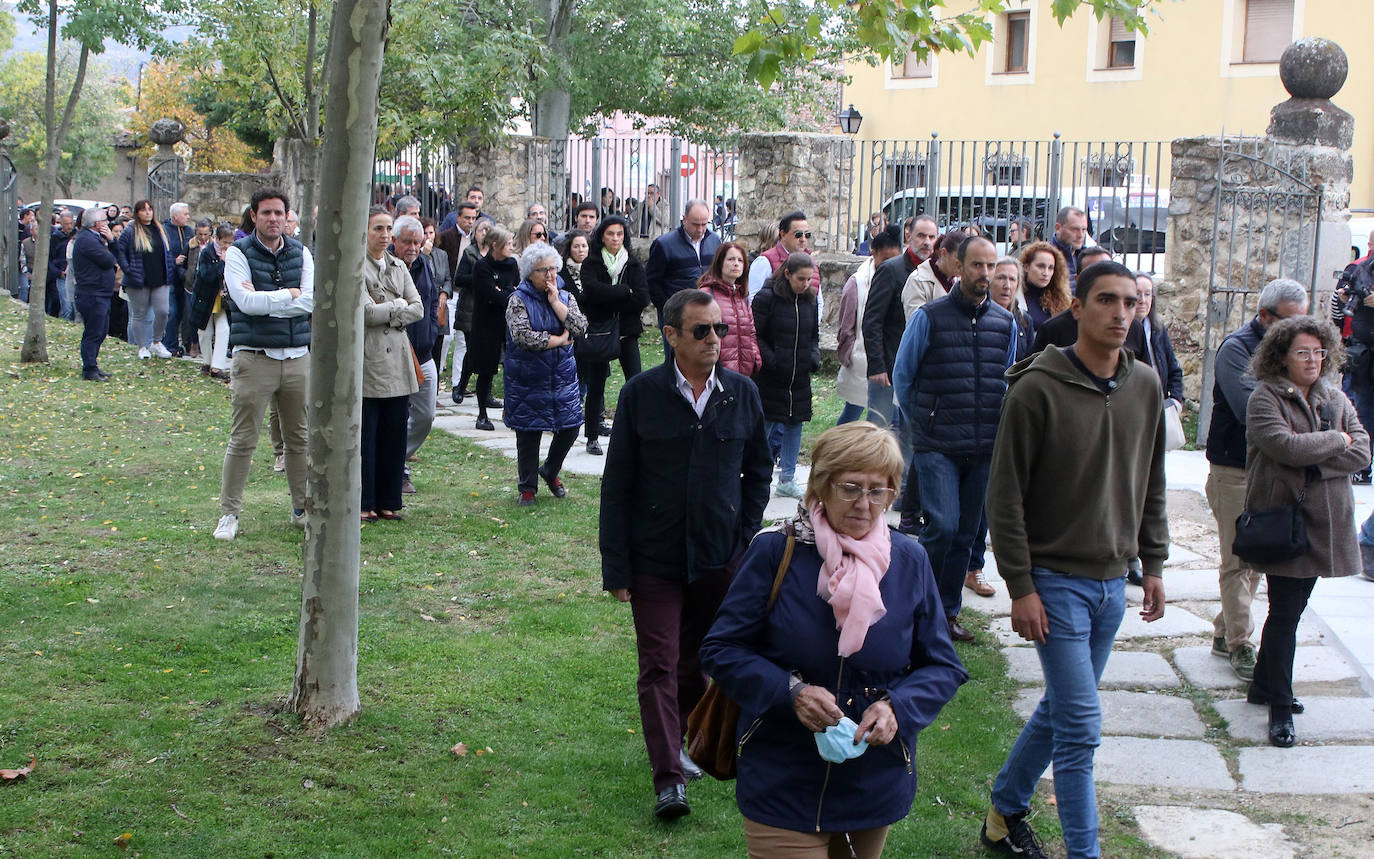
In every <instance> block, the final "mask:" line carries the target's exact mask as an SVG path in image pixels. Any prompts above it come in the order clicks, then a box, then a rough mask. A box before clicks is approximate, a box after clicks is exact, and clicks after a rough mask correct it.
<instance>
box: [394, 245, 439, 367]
mask: <svg viewBox="0 0 1374 859" xmlns="http://www.w3.org/2000/svg"><path fill="white" fill-rule="evenodd" d="M392 253H395V251H392ZM410 279H411V281H413V282H414V284H415V291H416V292H418V293H420V303H421V304H422V305H424V308H425V315H424V316H421V317H420V318H419V319H417V320H416V321H414V322H412V323H410V324H409V325H407V326H406V334H407V335H409V336H410V345H411V346H413V347H414V348H415V354H416V355H419V356H422V357H421V358H420V361H421V362H422V363H423V362H424V361H425V360H426V359H427V358H428V357H429V355H430V353H432V352H433V351H434V341H435V340H436V339H438V337H439V284H438V282H437V280H436V278H435V276H434V261H433V260H431V259H430V258H429V257H427V256H425V255H424V254H420V255H419V256H417V257H416V258H415V262H413V263H411V264H410Z"/></svg>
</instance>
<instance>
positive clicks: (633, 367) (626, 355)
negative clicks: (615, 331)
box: [620, 337, 644, 382]
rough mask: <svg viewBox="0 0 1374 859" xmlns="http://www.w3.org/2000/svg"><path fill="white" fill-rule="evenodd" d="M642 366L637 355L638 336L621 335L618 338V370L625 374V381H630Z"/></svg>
mask: <svg viewBox="0 0 1374 859" xmlns="http://www.w3.org/2000/svg"><path fill="white" fill-rule="evenodd" d="M643 368H644V365H643V364H642V363H641V359H640V356H639V338H638V337H621V338H620V372H622V373H624V374H625V381H627V382H628V381H630V380H631V379H633V378H634V377H635V376H638V375H639V372H640V370H642V369H643Z"/></svg>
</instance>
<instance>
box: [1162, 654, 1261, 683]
mask: <svg viewBox="0 0 1374 859" xmlns="http://www.w3.org/2000/svg"><path fill="white" fill-rule="evenodd" d="M1174 664H1175V665H1177V666H1178V673H1180V674H1182V675H1183V679H1185V680H1187V681H1188V683H1189V685H1191V686H1196V687H1197V688H1199V689H1244V688H1245V687H1246V686H1247V685H1248V684H1247V683H1246V682H1245V681H1244V680H1241V679H1240V678H1239V677H1237V676H1236V672H1234V671H1232V670H1231V663H1230V662H1227V661H1226V660H1225V659H1222V658H1221V657H1220V656H1213V655H1212V648H1211V646H1210V645H1203V646H1201V647H1180V648H1178V649H1177V650H1175V651H1174Z"/></svg>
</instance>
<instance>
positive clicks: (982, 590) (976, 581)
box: [964, 570, 997, 597]
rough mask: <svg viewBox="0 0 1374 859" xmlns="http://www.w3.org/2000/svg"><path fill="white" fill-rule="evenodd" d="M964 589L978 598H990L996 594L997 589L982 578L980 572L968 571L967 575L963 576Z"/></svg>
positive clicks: (981, 572)
mask: <svg viewBox="0 0 1374 859" xmlns="http://www.w3.org/2000/svg"><path fill="white" fill-rule="evenodd" d="M964 587H966V588H968V589H969V590H971V591H973V592H974V593H975V594H977V595H978V596H980V597H990V596H994V595H995V594H996V593H997V589H996V588H994V587H993V586H992V585H990V584H988V582H987V579H985V578H983V571H982V570H969V571H968V575H966V576H964Z"/></svg>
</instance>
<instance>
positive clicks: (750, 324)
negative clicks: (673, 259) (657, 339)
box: [697, 242, 763, 376]
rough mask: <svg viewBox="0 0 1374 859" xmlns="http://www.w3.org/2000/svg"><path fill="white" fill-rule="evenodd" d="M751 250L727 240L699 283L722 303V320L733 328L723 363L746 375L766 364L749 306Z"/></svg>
mask: <svg viewBox="0 0 1374 859" xmlns="http://www.w3.org/2000/svg"><path fill="white" fill-rule="evenodd" d="M748 258H749V254H748V253H747V252H745V250H744V245H742V244H740V243H739V242H725V243H723V244H721V246H720V249H719V250H717V251H716V255H715V258H714V259H712V260H711V267H710V268H709V269H707V270H706V273H705V274H703V275H702V276H701V280H699V281H697V285H698V286H700V287H701V288H702V289H704V290H706V291H707V292H709V293H711V295H712V296H713V297H714V298H715V299H716V304H719V305H720V321H722V322H724V323H725V324H726V325H728V326H730V330H729V332H728V333H726V335H725V337H723V338H722V339H721V341H720V364H721V366H722V367H728V368H729V369H731V370H734V371H735V372H736V373H741V374H743V375H745V376H752V375H754V371H755V370H757V369H758V368H759V367H760V366H762V364H763V356H762V355H761V354H759V338H758V335H757V334H755V333H754V311H753V310H752V309H751V308H750V306H749V279H748V276H747V274H746V260H747V259H748Z"/></svg>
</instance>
